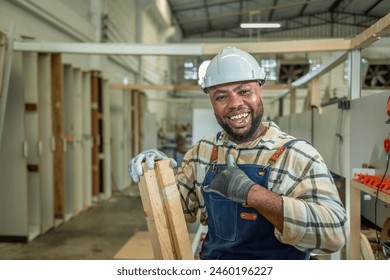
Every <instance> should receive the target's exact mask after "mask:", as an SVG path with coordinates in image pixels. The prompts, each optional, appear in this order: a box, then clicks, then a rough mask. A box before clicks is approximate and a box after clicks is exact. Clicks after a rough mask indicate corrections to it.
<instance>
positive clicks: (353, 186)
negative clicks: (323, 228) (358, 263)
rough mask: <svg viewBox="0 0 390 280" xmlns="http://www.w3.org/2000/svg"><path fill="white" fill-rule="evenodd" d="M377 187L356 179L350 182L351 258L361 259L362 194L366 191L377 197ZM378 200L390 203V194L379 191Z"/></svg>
mask: <svg viewBox="0 0 390 280" xmlns="http://www.w3.org/2000/svg"><path fill="white" fill-rule="evenodd" d="M377 191H378V190H377V189H375V188H372V187H369V186H366V185H364V184H362V183H359V182H357V181H355V180H351V182H350V201H351V203H350V206H349V208H350V209H349V210H350V240H349V259H351V260H360V259H361V257H360V231H361V213H360V211H361V201H360V194H361V192H364V193H366V194H369V195H371V196H372V197H374V198H375V197H376V195H377ZM378 200H381V201H383V202H385V203H390V195H389V194H386V193H384V192H381V191H379V193H378Z"/></svg>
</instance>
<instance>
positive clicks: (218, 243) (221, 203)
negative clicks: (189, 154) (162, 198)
mask: <svg viewBox="0 0 390 280" xmlns="http://www.w3.org/2000/svg"><path fill="white" fill-rule="evenodd" d="M295 141H296V140H295V139H294V140H293V141H289V142H287V143H286V144H285V145H284V146H282V147H281V148H280V149H279V150H278V151H281V152H280V154H281V153H282V152H283V151H284V150H285V149H286V148H287V147H289V146H290V145H291V144H292V142H295ZM214 147H216V145H215V146H214ZM275 154H276V153H275ZM280 154H279V155H278V156H277V157H279V156H280ZM216 162H217V161H216ZM273 163H274V162H273ZM224 166H226V164H217V163H216V165H215V166H212V167H211V168H210V169H209V170H208V171H207V174H206V177H205V180H204V184H203V185H204V186H207V185H209V184H210V182H211V181H212V180H213V178H214V177H215V175H216V174H217V172H218V171H219V169H221V168H222V167H224ZM238 166H239V168H241V169H242V170H243V171H244V172H245V174H246V175H247V176H248V177H249V178H250V179H251V180H252V181H254V182H256V183H257V184H259V185H260V186H262V187H265V188H267V185H268V176H269V172H270V170H271V166H270V164H269V163H268V164H267V165H266V166H262V165H256V164H239V165H238ZM202 193H203V196H204V200H205V205H206V209H207V213H208V233H207V235H206V238H205V240H204V242H203V244H202V250H201V253H200V258H201V259H206V260H207V259H226V260H250V259H256V260H262V259H264V260H266V259H267V260H288V259H308V258H309V254H308V253H305V252H301V251H299V250H298V249H296V248H295V247H293V246H291V245H286V244H283V243H281V242H280V241H278V240H277V239H276V237H275V236H274V226H273V225H272V224H271V223H270V222H268V221H267V220H266V219H265V218H264V217H263V216H262V215H261V214H260V213H259V212H257V211H256V210H255V209H254V208H250V207H245V206H243V205H242V204H241V203H237V202H234V201H231V200H229V199H226V198H224V197H223V196H221V195H218V194H216V193H213V192H208V193H206V192H204V191H203V190H202Z"/></svg>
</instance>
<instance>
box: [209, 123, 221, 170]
mask: <svg viewBox="0 0 390 280" xmlns="http://www.w3.org/2000/svg"><path fill="white" fill-rule="evenodd" d="M220 136H221V131H219V132H218V133H217V135H216V137H215V142H214V146H213V151H212V153H211V162H215V161H216V160H218V146H217V142H218V139H219V137H220Z"/></svg>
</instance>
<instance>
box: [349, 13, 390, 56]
mask: <svg viewBox="0 0 390 280" xmlns="http://www.w3.org/2000/svg"><path fill="white" fill-rule="evenodd" d="M389 33H390V13H388V14H387V15H386V16H384V17H382V18H381V19H380V20H378V21H377V22H376V23H375V24H373V25H371V26H370V27H369V28H367V29H366V30H364V31H363V32H362V33H360V34H359V35H358V36H356V37H354V38H352V39H351V48H352V49H363V48H365V47H367V46H369V45H371V44H372V43H374V42H376V41H377V40H379V39H381V38H382V37H383V36H386V35H387V34H389Z"/></svg>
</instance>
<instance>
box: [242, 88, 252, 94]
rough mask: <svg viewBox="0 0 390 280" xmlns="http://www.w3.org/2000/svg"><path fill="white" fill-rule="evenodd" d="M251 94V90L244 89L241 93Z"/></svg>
mask: <svg viewBox="0 0 390 280" xmlns="http://www.w3.org/2000/svg"><path fill="white" fill-rule="evenodd" d="M250 92H251V91H250V90H246V89H244V90H242V91H241V92H240V93H241V94H248V93H250Z"/></svg>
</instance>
